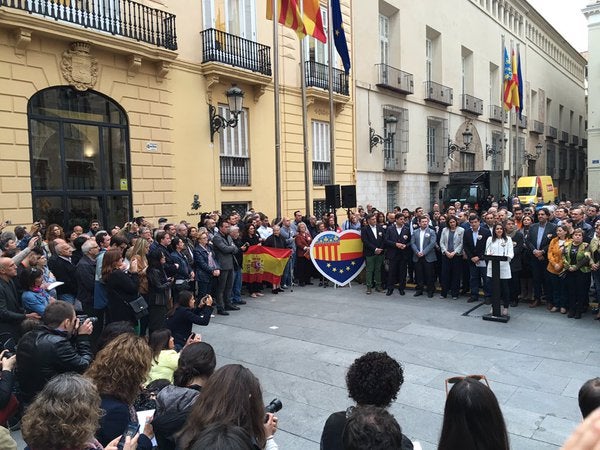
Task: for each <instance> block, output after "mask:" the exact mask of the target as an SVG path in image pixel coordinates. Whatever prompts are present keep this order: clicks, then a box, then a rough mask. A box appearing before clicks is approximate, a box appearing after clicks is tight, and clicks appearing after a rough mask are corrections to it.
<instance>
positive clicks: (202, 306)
mask: <svg viewBox="0 0 600 450" xmlns="http://www.w3.org/2000/svg"><path fill="white" fill-rule="evenodd" d="M212 305H213V299H212V297H211V296H210V295H205V296H204V297H202V298H201V299H200V302H199V303H198V305H196V299H195V298H194V294H193V293H191V292H190V291H182V292H180V293H179V297H178V298H177V303H175V304H174V305H173V308H172V309H171V310H170V311H169V313H168V314H167V328H169V330H171V334H172V335H173V339H174V345H175V349H176V350H181V349H182V348H183V346H184V345H185V343H186V341H187V339H188V338H189V336H190V335H191V333H192V326H193V325H202V326H206V325H208V323H209V322H210V318H211V315H212V312H213V306H212Z"/></svg>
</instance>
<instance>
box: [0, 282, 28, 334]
mask: <svg viewBox="0 0 600 450" xmlns="http://www.w3.org/2000/svg"><path fill="white" fill-rule="evenodd" d="M25 319H26V317H25V312H24V311H23V308H21V301H20V297H18V296H17V288H16V286H15V284H14V281H13V280H9V281H8V282H7V281H4V280H2V279H0V333H10V335H11V336H12V337H13V339H18V338H19V337H20V336H21V322H23V321H24V320H25ZM8 338H9V336H1V335H0V343H4V342H5V341H6V340H7V339H8Z"/></svg>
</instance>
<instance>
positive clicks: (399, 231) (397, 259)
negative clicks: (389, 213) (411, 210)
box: [385, 212, 410, 295]
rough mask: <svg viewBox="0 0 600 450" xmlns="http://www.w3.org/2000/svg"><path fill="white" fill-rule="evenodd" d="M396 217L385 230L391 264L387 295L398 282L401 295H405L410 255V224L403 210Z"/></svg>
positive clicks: (387, 254)
mask: <svg viewBox="0 0 600 450" xmlns="http://www.w3.org/2000/svg"><path fill="white" fill-rule="evenodd" d="M394 217H395V222H394V223H393V224H392V225H390V226H388V227H387V229H386V232H385V247H386V249H387V250H386V257H387V259H388V261H389V265H390V270H389V275H388V284H387V293H386V295H392V293H393V292H394V285H395V284H396V283H398V291H399V292H400V295H404V289H405V288H406V267H407V264H408V258H409V257H410V251H409V247H410V226H409V225H407V224H406V219H405V218H404V214H402V213H401V212H399V213H396V215H395V216H394Z"/></svg>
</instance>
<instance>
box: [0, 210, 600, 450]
mask: <svg viewBox="0 0 600 450" xmlns="http://www.w3.org/2000/svg"><path fill="white" fill-rule="evenodd" d="M599 209H600V208H599V207H598V205H597V204H595V203H594V202H593V201H592V200H591V199H586V201H585V202H584V203H583V204H581V205H571V204H569V203H568V202H561V203H559V204H558V205H538V206H537V207H536V206H527V207H522V206H521V205H519V204H518V203H514V204H512V205H508V204H497V203H495V202H490V206H489V208H487V210H485V211H482V212H480V213H478V212H477V211H475V210H474V209H471V207H470V205H467V204H465V205H462V204H460V203H456V204H454V205H450V206H448V207H447V209H446V210H445V211H442V210H441V208H440V206H439V205H438V204H433V205H432V208H431V211H429V212H426V211H425V210H424V209H423V208H416V209H415V210H414V211H412V212H411V211H409V210H408V209H406V208H405V209H401V208H399V207H396V208H394V210H393V211H390V212H387V213H383V212H380V211H377V210H376V209H375V208H373V207H372V206H371V205H367V207H366V208H364V209H363V208H362V207H359V208H357V210H356V211H350V210H348V215H347V218H345V220H344V221H343V222H342V223H341V224H339V225H338V219H337V217H336V215H335V214H334V213H327V214H324V215H323V216H322V217H319V218H317V217H315V216H303V214H302V213H301V212H300V211H296V212H295V213H294V218H293V219H290V218H287V217H284V218H281V219H280V218H276V219H274V220H269V218H268V217H267V216H266V215H265V214H263V213H260V212H254V211H249V212H247V213H246V214H245V215H244V216H241V215H240V214H238V213H236V212H234V213H231V214H227V215H220V214H218V213H216V212H214V213H207V214H204V215H203V216H202V217H201V221H200V222H199V223H198V226H194V225H192V224H189V223H187V222H186V221H181V222H179V223H168V221H167V220H166V219H160V220H159V223H158V226H157V227H153V226H152V225H151V224H150V223H149V222H148V221H146V220H145V219H144V218H142V217H140V218H136V219H135V220H134V221H132V222H128V223H127V224H125V225H124V226H123V228H119V227H112V228H111V229H110V231H107V230H103V229H102V227H101V224H100V223H99V221H97V220H93V221H91V223H89V226H88V227H87V231H86V230H84V228H83V227H82V226H81V225H75V226H74V227H73V228H72V229H71V230H69V231H68V233H65V231H64V230H63V228H62V226H61V225H59V224H49V225H47V224H46V223H45V221H43V220H40V221H39V222H36V223H34V224H32V225H31V227H30V228H29V229H26V228H25V227H21V226H19V227H15V229H14V230H13V231H6V230H2V231H3V232H2V234H1V235H0V250H1V251H2V256H1V257H0V345H2V348H3V349H4V351H3V352H2V354H1V355H0V364H1V366H2V373H1V375H0V422H1V423H2V424H3V425H10V424H14V423H15V421H16V420H18V419H19V418H20V417H21V416H22V421H21V425H22V430H23V437H24V439H25V441H26V442H27V444H28V445H29V448H30V449H31V450H46V449H47V450H55V449H64V448H69V449H71V448H72V449H77V450H80V449H81V450H98V449H103V448H106V449H111V450H113V449H116V448H127V449H134V448H139V449H150V448H152V447H153V445H154V446H155V445H158V448H159V449H161V450H162V449H167V450H168V449H182V450H191V449H194V450H200V449H209V448H210V449H212V448H214V449H217V448H223V449H225V448H227V449H229V448H231V449H237V448H240V449H245V448H254V449H256V448H259V449H271V450H272V449H276V448H277V445H276V444H275V442H274V440H273V435H274V434H275V432H276V430H277V427H278V419H277V417H276V416H275V415H274V414H273V413H268V414H266V415H265V408H264V403H263V399H262V393H261V387H260V383H259V381H258V379H257V378H256V377H255V376H254V375H253V374H252V373H251V372H250V371H249V370H248V369H247V368H245V367H243V366H241V365H235V364H233V365H226V366H223V367H221V368H219V369H216V367H217V364H216V357H215V352H214V350H213V348H212V346H211V345H209V344H208V343H206V342H202V339H201V336H200V334H199V333H196V332H194V328H193V327H194V325H203V326H206V325H208V324H209V322H210V320H211V318H212V317H214V315H215V314H218V315H223V316H228V315H229V314H230V312H232V311H239V310H240V305H244V304H246V300H248V301H251V300H250V299H256V298H259V297H262V296H264V295H265V294H267V295H268V290H270V295H279V294H281V293H285V292H286V290H287V289H288V288H290V287H291V286H293V285H298V286H306V285H311V284H313V280H314V281H315V282H318V283H319V284H320V285H322V286H327V280H325V279H324V278H323V277H322V276H321V275H320V274H319V273H318V272H317V271H316V270H315V268H314V267H313V265H312V263H311V260H310V258H309V257H308V256H309V254H310V246H311V242H312V241H313V240H314V238H315V237H316V236H317V235H318V234H319V233H321V232H323V231H327V230H330V231H337V232H340V231H342V230H356V231H357V232H359V233H360V234H361V239H362V242H363V249H364V250H363V251H364V257H365V260H366V270H365V271H364V272H363V273H362V274H361V278H362V279H361V278H359V280H360V282H363V283H365V285H366V294H367V295H371V294H373V291H375V292H381V293H383V292H385V294H386V295H388V296H391V295H393V294H394V291H395V290H396V289H397V290H398V292H399V294H400V296H405V295H406V289H407V285H408V284H411V283H413V284H414V285H415V286H414V296H417V297H418V296H422V295H425V294H426V295H427V296H428V297H429V298H432V297H433V296H434V294H435V293H436V292H437V291H438V290H439V293H440V296H441V298H445V299H446V298H448V296H450V297H451V298H452V299H453V300H458V298H459V296H460V295H466V296H467V302H477V301H480V300H483V301H484V302H486V303H489V301H490V297H491V288H490V286H491V283H490V279H491V268H490V267H489V264H488V263H487V260H486V256H491V255H493V256H504V257H506V258H505V260H504V261H502V262H501V266H500V278H501V282H500V296H501V299H502V306H503V308H502V314H508V308H509V307H515V306H517V305H518V304H519V303H520V302H528V303H529V307H532V308H533V307H537V306H540V305H541V304H542V303H545V304H546V308H547V309H548V311H550V312H553V313H562V314H565V315H566V316H567V317H572V318H581V315H582V314H583V313H584V312H586V311H587V310H588V309H589V308H590V306H589V305H590V291H591V292H594V295H595V296H596V297H595V298H596V299H599V298H600V215H599ZM5 226H6V224H3V225H2V228H5ZM254 245H262V246H265V247H273V248H286V249H290V250H291V255H292V256H291V257H290V258H289V261H288V263H287V265H286V267H285V270H284V272H283V274H282V277H281V283H276V284H272V285H267V284H265V283H243V281H242V258H243V255H244V252H245V251H246V250H247V249H248V248H249V247H251V246H254ZM590 289H591V290H590ZM245 299H246V300H245ZM596 318H600V313H599V314H597V315H596ZM17 343H18V345H17ZM13 371H15V374H14V375H13V373H12V372H13ZM346 381H347V385H348V390H349V395H350V397H351V398H352V399H353V400H354V401H355V402H356V405H354V406H352V407H350V408H348V409H347V410H346V411H341V412H338V413H334V414H332V415H331V417H330V418H329V419H328V420H327V422H326V423H325V427H324V429H323V434H322V442H321V445H322V448H323V449H325V450H326V449H332V450H333V449H359V448H361V449H362V448H369V449H375V448H398V449H402V450H407V449H410V448H413V445H412V443H411V442H410V440H409V439H408V438H407V437H406V436H405V435H404V434H402V431H401V430H402V429H401V427H400V425H399V424H398V423H397V421H396V420H395V419H394V417H393V416H392V415H391V414H390V413H389V411H388V409H387V408H388V407H389V405H390V404H391V402H392V401H393V400H395V399H396V396H397V395H398V392H399V389H400V386H401V385H402V382H403V371H402V368H401V366H400V365H399V364H398V363H397V362H396V361H395V360H393V359H392V358H390V357H389V356H388V355H387V354H385V353H377V352H372V353H367V354H366V355H363V357H361V358H359V359H357V360H356V361H355V362H354V364H353V365H352V366H351V367H350V369H349V371H348V375H347V380H346ZM484 381H485V383H484ZM447 383H448V386H449V387H451V388H450V389H449V390H448V399H447V403H446V413H445V417H444V423H443V427H442V433H441V437H440V443H439V448H440V449H457V448H461V449H470V448H473V449H476V448H498V449H507V448H508V445H509V444H508V437H507V436H508V435H507V433H506V427H505V425H504V421H503V419H502V413H501V411H500V408H499V406H498V404H497V401H496V399H495V396H494V395H493V392H492V391H491V390H490V389H489V387H488V386H487V385H486V383H487V380H486V379H485V377H484V376H480V377H479V378H477V377H466V378H465V377H454V378H452V379H449V380H447ZM597 392H600V381H598V380H596V381H592V382H590V383H588V384H586V385H584V387H583V388H582V394H581V395H580V405H582V411H583V409H584V406H583V405H587V406H585V408H586V411H588V412H591V411H592V410H593V409H594V407H595V405H596V403H598V399H600V394H597ZM71 400H73V401H71ZM590 405H592V406H594V407H592V406H590ZM136 410H138V411H143V410H154V411H155V412H154V414H153V417H151V419H150V420H148V421H147V422H146V423H139V421H138V419H137V416H136ZM34 411H35V412H34ZM484 413H485V414H484ZM591 416H593V414H592V415H591ZM10 417H12V419H11V418H10ZM15 418H16V419H15ZM75 418H77V419H75ZM475 423H476V424H477V426H473V424H475ZM74 424H76V426H74ZM465 424H469V426H465ZM590 429H591V428H590V427H589V425H588V428H587V429H586V430H588V431H589V430H590ZM584 431H585V430H584ZM125 435H126V436H125ZM467 435H469V436H471V437H470V438H469V439H466V438H465V436H467ZM122 436H124V437H123V438H122ZM2 439H4V437H3V435H2V430H1V429H0V441H1V440H2ZM152 439H155V441H154V443H153V441H152ZM465 442H467V443H465ZM492 443H493V445H492ZM7 448H8V447H7ZM572 448H578V447H572ZM582 448H583V447H582Z"/></svg>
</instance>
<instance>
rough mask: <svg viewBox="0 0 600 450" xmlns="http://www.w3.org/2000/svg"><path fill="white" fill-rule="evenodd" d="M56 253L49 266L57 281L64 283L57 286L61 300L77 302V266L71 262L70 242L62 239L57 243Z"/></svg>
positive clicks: (71, 302) (49, 261) (57, 292)
mask: <svg viewBox="0 0 600 450" xmlns="http://www.w3.org/2000/svg"><path fill="white" fill-rule="evenodd" d="M55 249H56V255H53V256H51V257H50V259H49V260H48V268H49V269H50V270H51V271H52V273H53V274H54V276H55V277H56V279H57V281H62V282H63V283H64V284H63V285H62V286H58V287H57V288H56V294H57V295H58V299H59V300H64V301H66V302H68V303H70V304H71V305H74V304H75V299H76V298H77V277H76V275H75V272H76V270H77V269H76V266H75V265H74V264H73V263H72V262H71V254H72V253H73V249H72V248H71V246H70V245H69V244H67V243H66V242H64V241H62V242H60V243H58V244H56V247H55Z"/></svg>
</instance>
